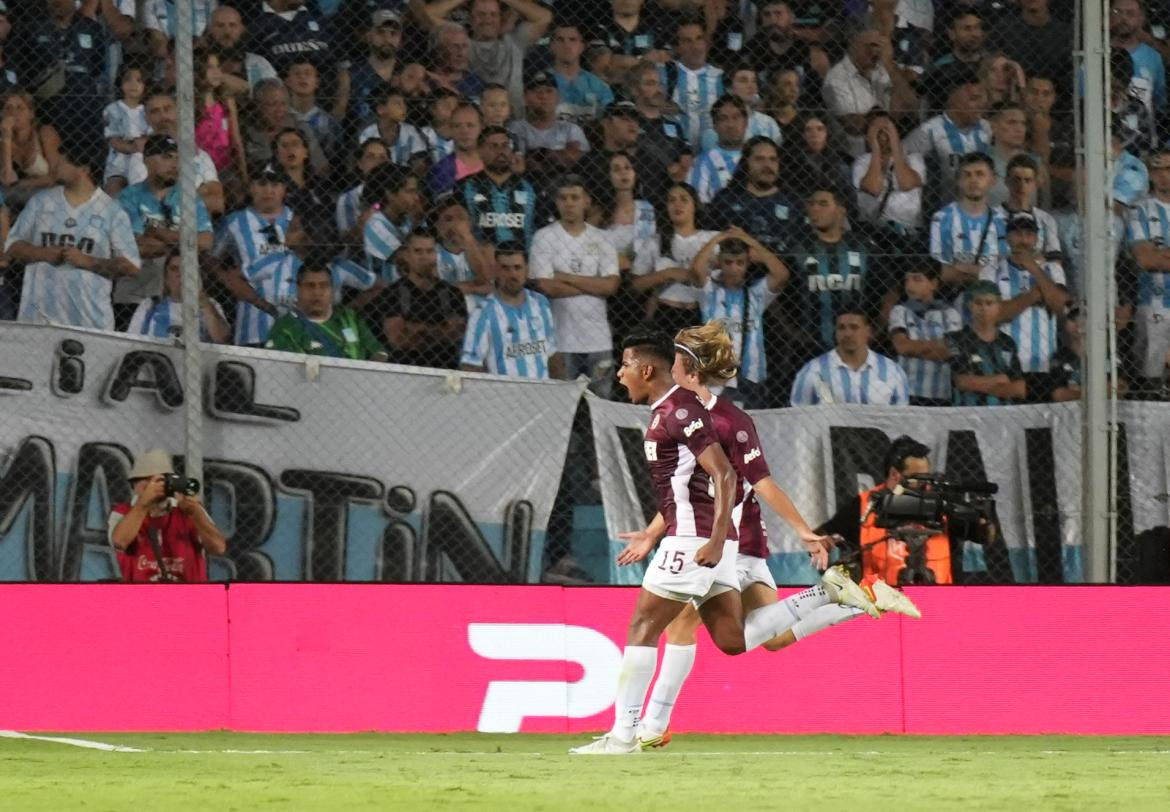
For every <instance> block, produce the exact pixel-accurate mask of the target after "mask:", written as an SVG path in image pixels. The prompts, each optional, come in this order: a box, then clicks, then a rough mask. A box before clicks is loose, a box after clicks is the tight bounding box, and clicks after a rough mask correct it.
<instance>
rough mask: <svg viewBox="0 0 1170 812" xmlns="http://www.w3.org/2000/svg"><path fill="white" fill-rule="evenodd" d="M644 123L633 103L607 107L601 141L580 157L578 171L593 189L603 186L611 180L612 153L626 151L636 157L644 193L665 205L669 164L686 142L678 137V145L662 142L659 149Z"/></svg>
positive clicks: (624, 102) (636, 165) (652, 201)
mask: <svg viewBox="0 0 1170 812" xmlns="http://www.w3.org/2000/svg"><path fill="white" fill-rule="evenodd" d="M641 123H642V116H641V114H640V113H639V112H638V108H637V106H636V105H635V104H634V103H633V102H629V101H617V102H614V103H613V104H611V105H609V106H608V107H606V108H605V114H604V115H603V117H602V119H601V143H600V144H599V145H598V148H597V149H595V150H593V151H592V152H590V153H588V154H587V155H586V156H585V157H584V158H583V159H582V160H581V163H580V164H578V167H577V170H576V171H577V172H579V173H580V174H582V175H584V176H585V178H586V179H587V180H588V181H589V182H590V184H591V187H590V188H599V187H604V186H606V185H608V184H609V182H610V180H609V159H610V156H612V155H613V154H614V153H615V152H624V153H627V154H629V155H631V156H633V161H634V172H635V174H637V176H638V182H639V183H640V184H641V187H642V196H643V197H644V198H645V199H646V200H647V201H649V202H650V203H651V204H652V205H653V206H655V207H656V208H657V207H660V206H663V205H665V202H666V200H665V199H666V190H667V189H668V188H669V186H670V176H669V175H668V174H667V166H668V164H669V163H670V162H671V161H673V160H675V159H676V158H677V157H678V149H682V148H686V144H685V142H684V141H682V140H679V141H677V142H676V146H675V147H665V146H662V145H661V144H659V145H657V148H656V145H655V144H654V141H653V138H654V136H653V135H652V134H644V133H642V132H641Z"/></svg>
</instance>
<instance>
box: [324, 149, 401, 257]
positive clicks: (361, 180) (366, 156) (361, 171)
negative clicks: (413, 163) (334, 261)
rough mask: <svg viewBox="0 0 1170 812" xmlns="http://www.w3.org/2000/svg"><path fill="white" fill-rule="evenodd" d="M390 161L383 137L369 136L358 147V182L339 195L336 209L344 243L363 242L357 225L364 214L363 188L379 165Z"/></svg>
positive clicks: (336, 216) (337, 221)
mask: <svg viewBox="0 0 1170 812" xmlns="http://www.w3.org/2000/svg"><path fill="white" fill-rule="evenodd" d="M389 162H390V153H389V151H388V150H387V149H386V142H385V141H383V140H382V139H381V138H367V139H366V140H365V141H363V142H362V145H361V146H360V147H358V150H357V163H356V165H355V168H356V169H357V174H358V183H357V184H356V185H354V186H352V187H350V188H349V189H347V190H346V191H344V192H342V193H341V194H340V195H338V196H337V207H336V209H335V211H334V222H335V224H336V225H337V233H338V234H339V235H341V241H342V242H343V243H348V244H354V245H356V244H357V243H360V242H361V239H362V235H361V231H360V230H358V228H357V225H358V219H359V218H360V217H361V214H362V190H363V189H365V181H366V178H368V177H369V176H370V173H371V172H373V171H374V170H375V169H377V168H378V167H379V166H382V165H384V164H387V163H389Z"/></svg>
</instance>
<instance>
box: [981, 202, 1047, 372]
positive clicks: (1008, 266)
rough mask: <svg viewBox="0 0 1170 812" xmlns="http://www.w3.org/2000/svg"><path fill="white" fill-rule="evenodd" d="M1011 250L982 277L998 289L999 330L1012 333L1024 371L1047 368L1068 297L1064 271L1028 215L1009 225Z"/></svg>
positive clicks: (1020, 215) (1008, 239)
mask: <svg viewBox="0 0 1170 812" xmlns="http://www.w3.org/2000/svg"><path fill="white" fill-rule="evenodd" d="M1007 243H1008V249H1009V253H1008V255H1007V256H1006V257H1004V258H1003V259H1001V260H1000V262H999V266H998V267H987V268H984V269H983V271H982V272H981V273H980V275H979V278H980V279H982V280H986V281H988V282H994V283H995V284H996V285H997V286H998V287H999V292H1000V296H1001V298H1002V300H1003V301H1002V303H1001V304H1000V308H999V321H1000V329H1001V330H1003V332H1005V333H1007V334H1008V335H1010V336H1011V337H1012V341H1013V342H1014V343H1015V345H1016V351H1017V352H1018V353H1019V356H1020V369H1021V370H1023V371H1024V372H1029V373H1030V372H1047V371H1048V367H1049V365H1050V362H1051V360H1052V356H1053V355H1054V354H1055V353H1056V342H1057V338H1058V335H1059V334H1058V329H1059V328H1058V327H1057V316H1059V315H1063V314H1064V311H1065V307H1066V306H1067V304H1068V301H1069V294H1068V289H1067V287H1066V283H1065V278H1064V269H1063V268H1061V267H1060V263H1057V262H1049V261H1046V260H1045V259H1044V256H1043V255H1042V254H1041V253H1040V251H1039V246H1038V243H1037V227H1036V221H1035V220H1034V219H1033V218H1032V217H1031V216H1030V215H1027V214H1017V215H1014V216H1013V217H1012V218H1011V220H1009V221H1008V223H1007Z"/></svg>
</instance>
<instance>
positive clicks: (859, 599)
mask: <svg viewBox="0 0 1170 812" xmlns="http://www.w3.org/2000/svg"><path fill="white" fill-rule="evenodd" d="M821 586H823V587H824V588H825V591H826V592H828V593H829V598H830V599H832V601H833V603H839V604H841V605H842V606H852V607H855V608H857V609H860V610H861V611H863V612H865V613H866V614H867V615H869V616H870V617H873V618H880V617H881V616H882V613H881V612H879V611H878V608H877V606H875V605H874V602H873V601H871V600H870V599H869V595H868V594H866V591H865V590H864V589H862V588H861V586H859V585H858V584H857V583H855V582H854V581H853V579H852V578H850V577H849V572H848V571H847V570H846V569H845V567H843V566H841V565H840V564H837V565H836V566H834V567H829V568H828V569H827V570H825V574H824V575H822V576H821Z"/></svg>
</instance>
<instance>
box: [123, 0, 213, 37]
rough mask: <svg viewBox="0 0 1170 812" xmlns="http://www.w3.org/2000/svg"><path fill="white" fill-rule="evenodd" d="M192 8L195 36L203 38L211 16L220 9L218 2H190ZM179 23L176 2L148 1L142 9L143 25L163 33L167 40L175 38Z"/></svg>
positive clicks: (172, 0)
mask: <svg viewBox="0 0 1170 812" xmlns="http://www.w3.org/2000/svg"><path fill="white" fill-rule="evenodd" d="M188 2H189V3H190V6H191V15H192V25H193V26H194V28H193V30H194V33H195V36H197V37H200V36H203V30H204V29H205V28H207V23H208V21H209V20H210V19H211V14H212V12H214V11H215V10H216V9H217V8H218V7H219V3H218V2H217V0H188ZM177 23H178V12H177V11H176V10H175V3H174V0H146V2H145V3H143V9H142V25H143V27H144V28H146V29H148V30H150V29H153V30H154V31H161V32H162V33H164V34H166V35H167V39H172V40H173V39H174V38H175V25H176V24H177Z"/></svg>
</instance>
